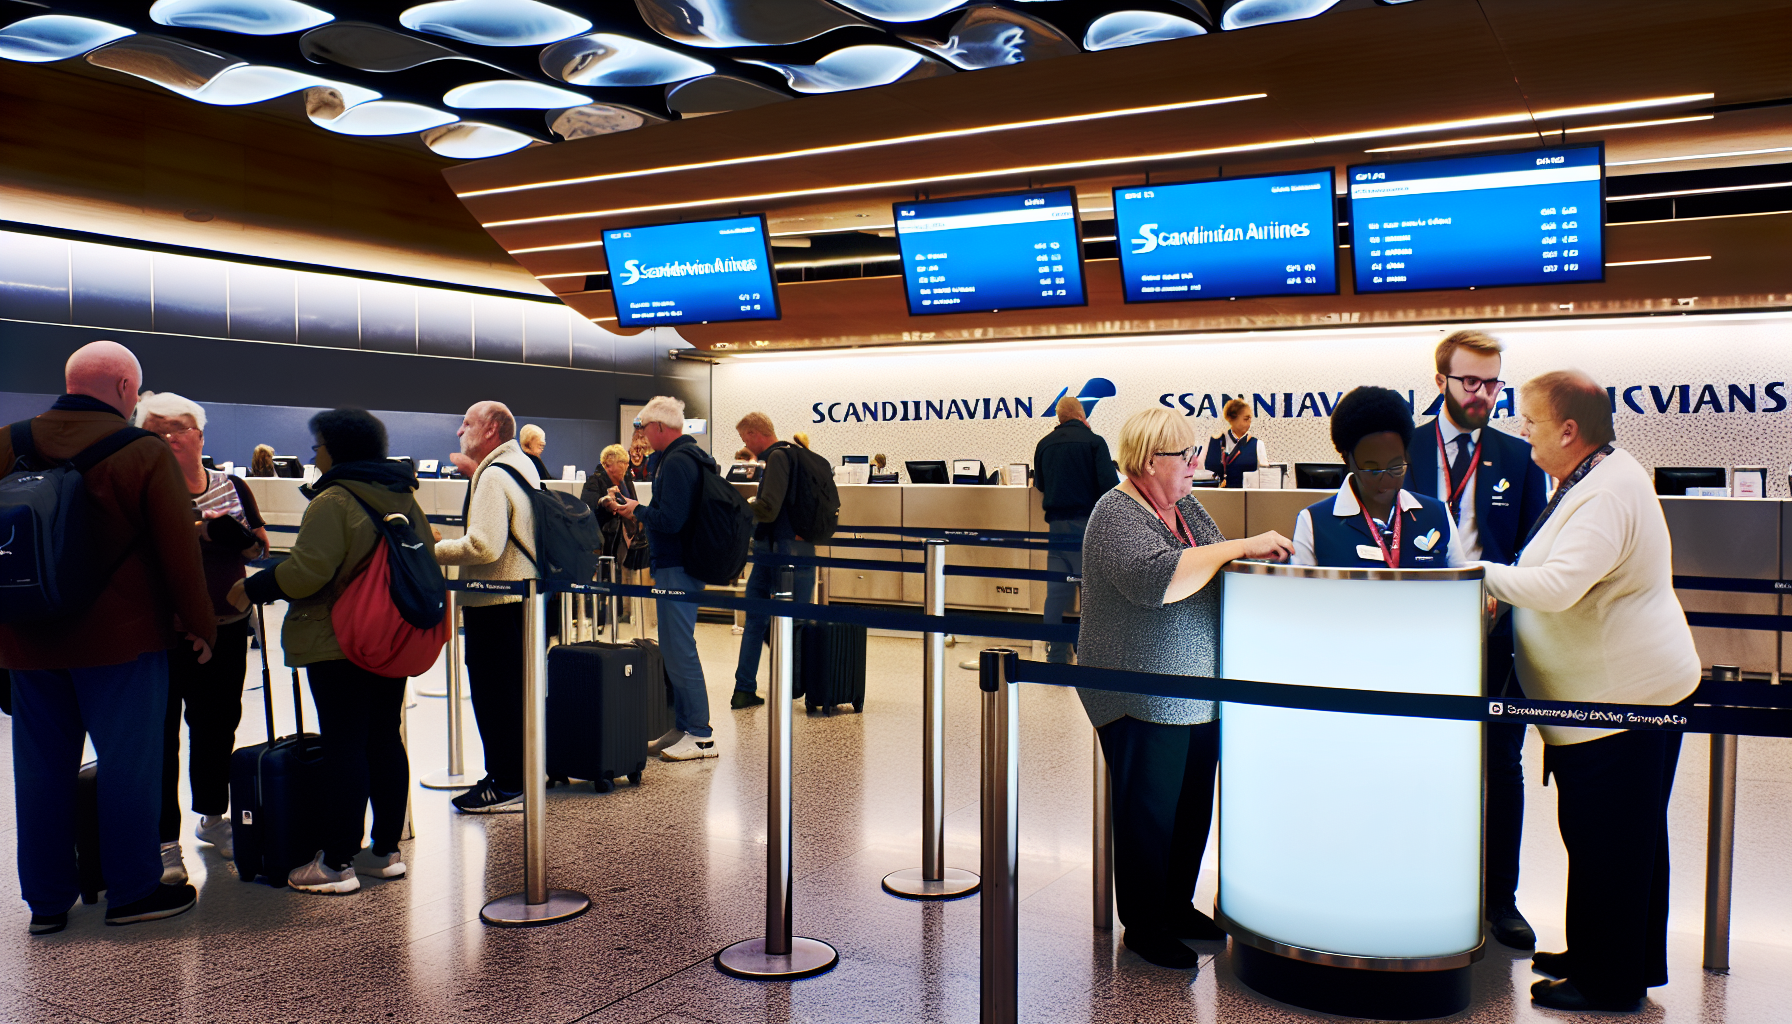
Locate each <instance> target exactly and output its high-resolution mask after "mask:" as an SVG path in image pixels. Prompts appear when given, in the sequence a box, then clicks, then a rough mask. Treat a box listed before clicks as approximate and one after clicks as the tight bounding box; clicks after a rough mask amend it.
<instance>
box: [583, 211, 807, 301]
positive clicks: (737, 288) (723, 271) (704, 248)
mask: <svg viewBox="0 0 1792 1024" xmlns="http://www.w3.org/2000/svg"><path fill="white" fill-rule="evenodd" d="M604 262H605V263H607V264H608V265H609V268H610V287H611V289H612V292H611V294H612V295H613V296H614V297H615V300H616V322H617V324H618V325H619V326H622V327H656V326H665V325H669V324H697V323H722V322H725V321H729V320H776V319H778V291H777V281H776V275H775V274H774V273H773V270H772V256H771V244H770V240H769V238H768V236H767V233H766V226H765V218H764V217H763V216H760V215H754V216H751V217H728V218H725V219H723V220H698V221H691V222H689V223H685V224H650V225H646V226H644V227H636V228H610V229H608V230H606V231H605V232H604Z"/></svg>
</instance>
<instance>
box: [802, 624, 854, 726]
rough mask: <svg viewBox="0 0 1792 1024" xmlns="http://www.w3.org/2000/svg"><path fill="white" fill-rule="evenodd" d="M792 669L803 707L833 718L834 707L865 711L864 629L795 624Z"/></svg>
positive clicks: (834, 625)
mask: <svg viewBox="0 0 1792 1024" xmlns="http://www.w3.org/2000/svg"><path fill="white" fill-rule="evenodd" d="M793 625H794V628H793V630H792V632H793V634H794V638H793V642H792V644H791V646H792V647H794V648H795V654H796V658H795V664H793V665H792V666H791V675H792V676H793V677H794V680H795V682H796V686H797V689H798V691H799V692H800V693H801V694H802V696H803V706H804V707H806V708H807V709H808V710H810V711H815V710H817V709H820V710H821V711H823V712H825V713H827V714H830V715H831V714H833V713H834V708H835V706H836V705H840V704H851V705H852V709H853V710H854V711H863V710H865V627H864V626H860V625H856V624H854V623H850V622H817V621H815V620H813V619H802V620H798V621H797V622H796V623H794V624H793Z"/></svg>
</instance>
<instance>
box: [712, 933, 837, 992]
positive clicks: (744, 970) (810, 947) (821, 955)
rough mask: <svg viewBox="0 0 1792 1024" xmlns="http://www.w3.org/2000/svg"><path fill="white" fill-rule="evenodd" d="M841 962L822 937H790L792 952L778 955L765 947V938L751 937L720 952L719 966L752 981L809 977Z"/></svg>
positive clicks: (717, 960)
mask: <svg viewBox="0 0 1792 1024" xmlns="http://www.w3.org/2000/svg"><path fill="white" fill-rule="evenodd" d="M839 962H840V954H839V953H836V952H835V951H834V947H832V946H830V945H828V944H827V943H825V942H823V941H821V940H820V939H805V938H803V937H802V936H800V935H793V936H791V938H790V952H789V953H788V954H785V955H783V956H774V955H773V954H771V953H767V952H766V951H765V939H764V937H760V938H757V939H747V940H746V941H744V942H736V943H735V944H734V945H732V946H729V947H728V948H726V949H724V950H722V951H721V952H720V953H717V954H716V967H717V968H718V969H720V970H721V972H722V973H723V974H728V975H732V976H734V977H736V978H746V979H747V980H749V981H778V980H781V979H791V978H808V977H812V976H814V975H817V974H820V973H822V972H823V971H826V970H829V969H831V968H832V967H833V966H834V965H835V964H837V963H839Z"/></svg>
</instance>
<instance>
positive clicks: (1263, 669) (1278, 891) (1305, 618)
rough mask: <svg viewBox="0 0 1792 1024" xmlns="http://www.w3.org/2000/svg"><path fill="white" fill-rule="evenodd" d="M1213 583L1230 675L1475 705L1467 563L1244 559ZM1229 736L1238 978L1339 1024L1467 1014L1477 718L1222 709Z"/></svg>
mask: <svg viewBox="0 0 1792 1024" xmlns="http://www.w3.org/2000/svg"><path fill="white" fill-rule="evenodd" d="M1224 586H1225V592H1224V600H1223V602H1222V609H1223V612H1222V620H1221V621H1222V625H1221V638H1220V658H1221V674H1222V675H1224V676H1226V677H1228V678H1232V679H1250V680H1258V681H1262V682H1271V683H1295V684H1303V685H1308V686H1327V687H1347V688H1352V689H1380V690H1406V691H1414V692H1420V693H1448V694H1467V695H1475V696H1479V695H1480V694H1481V693H1482V675H1483V672H1484V668H1483V666H1484V663H1485V659H1484V652H1483V632H1482V618H1483V599H1482V586H1481V572H1480V570H1478V569H1464V570H1451V569H1428V570H1426V569H1421V570H1388V569H1381V570H1361V569H1327V568H1319V567H1312V566H1284V565H1266V564H1257V563H1238V564H1234V565H1232V566H1229V567H1228V569H1227V572H1226V574H1225V576H1224ZM1220 736H1221V740H1220V750H1221V760H1220V825H1219V844H1220V850H1219V860H1220V886H1219V901H1218V910H1219V913H1220V915H1221V916H1222V924H1223V925H1224V926H1225V927H1226V929H1227V931H1228V932H1230V933H1231V935H1232V937H1233V939H1234V942H1235V949H1237V950H1238V952H1237V953H1235V954H1234V960H1235V962H1237V963H1238V965H1239V966H1238V970H1239V974H1240V977H1241V978H1242V979H1243V980H1244V981H1245V982H1246V983H1247V984H1249V985H1251V986H1252V987H1253V988H1257V989H1259V990H1260V991H1264V993H1265V994H1266V995H1271V996H1274V997H1275V998H1278V999H1282V1000H1284V1001H1286V1002H1292V1003H1295V1004H1297V1005H1302V1006H1307V1007H1309V1008H1312V1009H1319V1010H1323V1011H1326V1012H1331V1013H1341V1014H1345V1015H1349V1016H1374V1017H1388V1018H1394V1019H1401V1018H1405V1019H1411V1018H1412V1017H1415V1016H1426V1017H1429V1016H1441V1015H1444V1014H1449V1013H1453V1012H1455V1011H1456V1010H1458V1009H1461V1006H1454V1007H1451V1008H1445V1007H1446V1006H1447V1005H1448V1004H1450V1003H1453V1002H1455V1001H1456V1000H1457V997H1458V996H1460V1001H1461V1004H1462V1005H1466V1004H1467V999H1468V971H1467V968H1468V965H1469V964H1470V963H1471V962H1472V961H1473V960H1475V959H1478V958H1479V955H1480V946H1481V919H1482V913H1481V911H1482V907H1481V863H1482V859H1481V797H1482V754H1481V726H1480V724H1479V723H1475V722H1450V721H1439V720H1430V719H1416V718H1393V717H1387V716H1379V715H1354V714H1336V713H1330V712H1322V711H1300V710H1290V709H1283V708H1268V707H1258V706H1255V705H1249V704H1226V705H1224V706H1223V708H1222V709H1221V713H1220ZM1240 954H1242V956H1241V955H1240ZM1434 1010H1435V1011H1437V1012H1415V1011H1434Z"/></svg>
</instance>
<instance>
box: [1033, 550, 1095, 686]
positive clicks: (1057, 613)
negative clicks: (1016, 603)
mask: <svg viewBox="0 0 1792 1024" xmlns="http://www.w3.org/2000/svg"><path fill="white" fill-rule="evenodd" d="M1045 528H1046V529H1047V530H1049V531H1050V532H1051V535H1052V540H1055V541H1065V540H1077V541H1081V540H1082V539H1083V533H1084V532H1085V531H1086V530H1087V529H1088V528H1089V520H1088V518H1087V517H1084V518H1082V519H1058V520H1054V521H1052V522H1049V523H1047V524H1045ZM1045 568H1046V571H1047V572H1053V573H1062V574H1063V575H1065V576H1081V575H1082V574H1083V549H1082V548H1075V549H1071V548H1053V549H1051V550H1050V551H1047V552H1046V553H1045ZM1076 588H1077V584H1075V583H1068V582H1065V581H1063V580H1058V581H1057V582H1053V583H1047V584H1046V585H1045V615H1044V619H1043V621H1044V622H1045V624H1046V625H1048V626H1058V625H1062V624H1063V622H1064V613H1065V612H1067V611H1069V610H1070V605H1071V602H1073V601H1075V600H1076ZM1075 650H1076V645H1075V644H1069V643H1060V642H1058V641H1056V640H1051V641H1047V642H1046V645H1045V660H1047V661H1049V662H1052V663H1053V664H1057V665H1068V664H1070V655H1071V653H1072V652H1074V651H1075Z"/></svg>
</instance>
